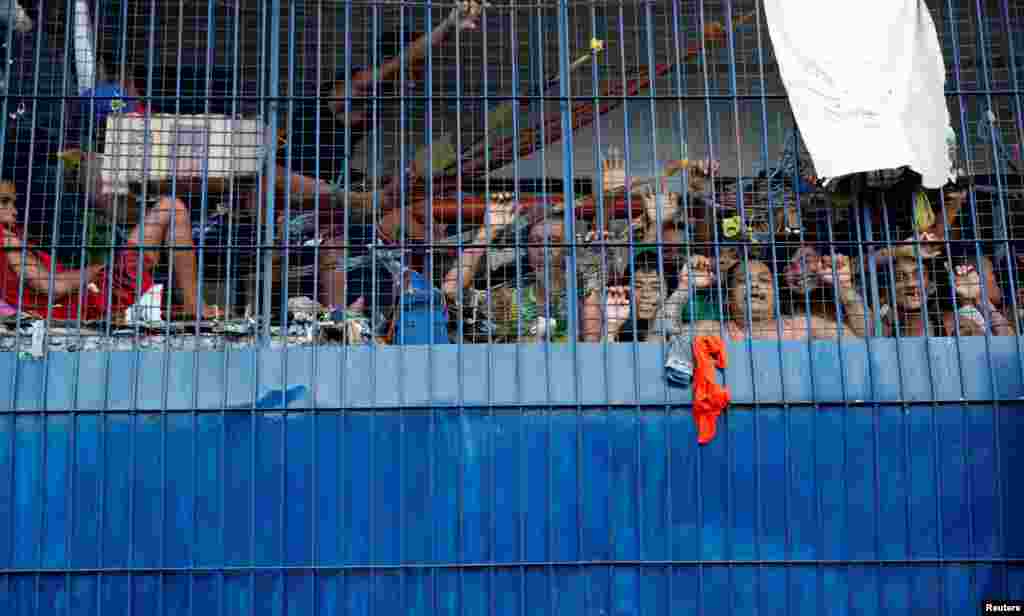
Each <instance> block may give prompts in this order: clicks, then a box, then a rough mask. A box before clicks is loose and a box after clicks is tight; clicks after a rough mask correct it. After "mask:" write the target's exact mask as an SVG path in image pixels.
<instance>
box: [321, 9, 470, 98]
mask: <svg viewBox="0 0 1024 616" xmlns="http://www.w3.org/2000/svg"><path fill="white" fill-rule="evenodd" d="M481 11H482V5H481V3H480V2H479V1H478V0H466V1H462V2H459V3H458V4H457V5H456V6H455V8H454V9H452V12H451V13H450V14H449V15H448V17H446V18H445V19H444V21H442V22H441V23H439V24H438V25H437V26H436V27H435V28H434V29H433V30H432V31H431V32H430V33H429V34H424V35H423V36H421V37H419V38H418V39H416V40H415V41H413V42H412V43H411V44H410V45H409V46H408V47H407V48H406V49H405V58H404V61H405V65H406V66H407V67H408V66H415V65H417V64H420V63H422V62H423V61H424V60H425V59H426V57H427V50H429V49H430V48H431V47H433V46H434V45H437V44H439V43H441V42H442V41H444V40H445V39H446V38H447V37H448V36H449V34H450V33H451V32H452V30H455V29H458V30H475V29H476V28H477V22H478V21H479V19H480V13H481ZM402 62H403V58H402V56H401V55H399V56H396V57H394V58H390V59H388V60H386V61H385V62H384V63H383V64H381V65H380V66H379V67H374V68H369V69H366V70H362V71H359V72H358V73H356V74H354V75H352V76H351V77H349V79H348V83H349V84H351V88H352V95H354V96H365V95H367V94H369V93H370V92H372V91H373V84H374V82H377V83H382V82H385V81H388V80H391V79H394V78H395V76H396V75H398V74H399V72H400V71H401V70H402ZM345 89H346V82H345V81H344V80H342V81H337V82H335V84H334V86H333V87H332V95H333V97H334V99H335V100H332V101H331V103H330V109H331V111H332V112H334V114H335V115H337V116H339V117H341V116H342V115H343V114H344V112H345V103H344V100H343V97H344V96H345V95H346V92H345Z"/></svg>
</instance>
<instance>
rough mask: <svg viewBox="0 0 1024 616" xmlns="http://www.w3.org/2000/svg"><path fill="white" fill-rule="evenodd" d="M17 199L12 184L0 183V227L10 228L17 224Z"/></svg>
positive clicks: (7, 182) (16, 192) (16, 193)
mask: <svg viewBox="0 0 1024 616" xmlns="http://www.w3.org/2000/svg"><path fill="white" fill-rule="evenodd" d="M17 198H18V191H17V189H15V187H14V182H10V181H4V182H0V225H3V226H12V225H16V224H17V223H18V210H17V208H16V207H15V202H16V201H17Z"/></svg>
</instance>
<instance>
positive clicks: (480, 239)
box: [441, 193, 517, 302]
mask: <svg viewBox="0 0 1024 616" xmlns="http://www.w3.org/2000/svg"><path fill="white" fill-rule="evenodd" d="M516 211H517V206H516V205H515V204H514V203H513V202H512V198H511V195H509V194H504V193H502V194H499V195H495V196H494V198H493V200H492V201H491V202H490V203H489V204H488V205H487V215H486V216H485V220H484V224H483V226H482V227H480V230H479V231H478V232H477V235H476V238H475V241H474V244H482V245H481V246H473V247H472V248H463V249H462V253H461V254H460V255H459V258H458V260H457V261H456V263H455V265H454V266H453V267H452V269H451V270H449V271H448V273H447V274H445V277H444V282H443V283H442V285H441V289H442V291H444V294H445V295H446V296H447V297H448V299H450V300H452V301H453V302H457V300H458V297H459V292H460V291H461V290H462V289H466V288H468V287H470V286H471V285H472V284H473V278H474V277H475V276H476V272H477V269H478V268H479V267H480V261H481V260H483V258H484V255H485V254H486V252H487V245H488V244H490V242H491V240H493V239H494V237H495V236H496V235H497V234H498V232H499V231H500V230H501V229H504V228H505V227H507V226H508V225H510V224H512V221H513V220H515V215H516ZM460 276H461V277H462V283H461V285H460V284H459V277H460Z"/></svg>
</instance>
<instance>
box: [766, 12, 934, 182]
mask: <svg viewBox="0 0 1024 616" xmlns="http://www.w3.org/2000/svg"><path fill="white" fill-rule="evenodd" d="M764 4H765V17H766V20H767V23H768V32H769V34H770V35H771V40H772V44H773V46H774V50H775V57H776V59H777V61H778V64H779V72H780V73H781V77H782V82H783V84H784V85H785V87H786V91H787V93H788V94H789V100H790V104H791V105H792V108H793V115H794V116H795V117H796V121H797V125H798V127H799V128H800V133H801V134H802V135H803V138H804V141H805V143H806V145H807V150H808V151H809V152H810V154H811V158H812V159H813V161H814V166H815V169H816V170H817V172H818V174H819V175H821V176H823V177H827V178H830V179H835V178H839V177H842V176H844V175H848V174H851V173H860V172H865V171H874V170H880V169H899V168H900V167H904V166H906V167H910V168H911V169H913V170H915V171H917V172H918V173H920V174H921V175H922V176H923V184H924V186H925V187H927V188H939V187H941V186H943V185H944V184H945V183H946V182H947V181H948V180H950V179H952V174H951V173H950V171H951V167H952V165H951V162H950V159H949V149H948V147H947V141H946V138H947V135H948V133H949V129H950V116H949V110H948V109H947V107H946V99H945V91H944V87H945V81H946V67H945V63H944V62H943V58H942V50H941V48H940V46H939V39H938V36H937V34H936V31H935V23H934V21H933V20H932V16H931V13H930V12H929V11H928V7H927V6H926V4H925V2H924V0H865V1H864V2H849V1H848V0H815V1H813V2H812V1H810V0H765V3H764Z"/></svg>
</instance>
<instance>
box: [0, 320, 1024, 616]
mask: <svg viewBox="0 0 1024 616" xmlns="http://www.w3.org/2000/svg"><path fill="white" fill-rule="evenodd" d="M990 342H991V346H990V347H989V348H990V350H989V351H988V352H986V347H985V344H984V340H972V339H962V340H960V342H959V352H958V351H957V349H956V347H955V346H954V342H953V341H947V340H945V339H931V340H930V342H929V343H928V344H927V345H926V344H924V341H920V343H919V341H915V340H902V341H900V342H899V344H900V345H901V349H900V353H901V357H902V358H903V366H902V368H903V370H902V374H903V378H904V382H903V383H902V393H901V384H900V383H899V382H896V380H895V379H896V378H897V375H898V372H897V371H895V370H892V369H891V366H892V362H893V361H894V359H895V357H896V352H895V348H894V346H895V344H896V343H895V342H893V341H888V340H873V341H872V342H871V345H872V349H871V350H872V354H871V356H870V359H869V356H868V355H867V354H866V352H865V346H864V345H858V344H846V343H844V344H843V346H842V349H841V351H840V350H839V349H838V347H837V346H836V345H834V344H828V343H814V344H811V345H808V344H799V345H798V344H793V345H791V346H790V345H784V346H785V348H784V349H783V353H782V355H781V357H782V359H783V361H782V362H781V363H780V362H778V361H775V359H776V358H777V357H779V350H778V347H777V346H776V343H765V344H754V345H753V353H752V354H750V353H747V352H746V351H745V350H744V347H745V346H746V345H745V344H740V345H733V346H732V347H731V349H730V351H731V352H730V366H729V369H728V370H727V371H726V372H725V375H724V376H725V382H726V383H728V385H729V386H730V388H731V390H732V392H733V395H734V399H735V403H734V404H733V405H732V406H731V407H730V408H729V410H728V411H727V412H726V413H725V415H724V416H723V418H722V420H721V423H720V431H719V434H718V436H717V437H716V438H715V440H714V441H712V442H711V443H710V444H709V445H707V446H705V447H699V446H698V445H697V444H696V435H695V430H694V427H693V421H692V418H691V415H690V410H689V406H688V404H687V401H688V397H689V393H688V391H686V390H680V389H675V388H669V387H666V385H665V383H664V380H663V378H662V372H661V370H660V369H659V363H660V362H661V361H662V350H661V348H660V347H658V346H650V345H638V346H637V348H636V351H637V354H636V355H635V359H636V361H635V363H632V360H633V358H634V355H633V352H632V347H631V346H630V345H623V348H621V349H620V348H618V347H617V346H615V345H610V346H607V347H605V348H604V349H602V347H600V346H591V345H584V344H581V345H579V347H578V356H577V359H578V361H579V364H578V366H579V371H578V373H577V374H579V377H580V380H581V383H580V385H581V386H580V387H573V386H572V383H571V381H572V378H573V377H572V375H573V371H572V370H571V367H572V363H571V360H572V358H571V357H570V356H568V355H565V354H563V353H562V352H561V350H560V348H559V347H556V346H552V347H550V348H549V349H548V350H547V352H545V351H544V350H543V349H540V348H537V349H533V348H531V347H526V346H524V347H520V348H519V349H518V350H517V349H515V348H514V347H507V348H506V347H497V346H494V347H486V346H479V347H477V346H471V345H467V346H464V347H463V348H462V354H461V356H459V355H457V354H456V353H454V352H452V353H450V354H449V352H448V350H447V349H444V348H441V347H436V348H434V349H433V350H432V351H431V353H432V356H431V358H432V360H433V361H431V362H429V363H428V362H427V357H428V355H427V352H426V349H425V348H424V349H419V348H417V347H404V348H388V347H381V348H378V349H376V350H374V351H370V350H366V351H365V352H364V351H363V350H361V349H358V348H352V349H348V351H347V353H346V352H338V351H333V350H329V349H319V350H316V351H312V350H298V349H292V350H288V351H286V352H285V351H269V350H254V351H253V352H251V353H237V352H236V353H232V354H230V355H229V356H228V357H224V356H223V355H222V354H217V353H211V354H203V353H181V354H166V355H164V354H145V353H141V354H135V353H130V354H124V355H118V354H114V355H109V356H107V355H105V354H97V355H90V354H77V355H75V354H68V355H51V356H50V357H49V358H48V360H46V361H48V362H49V370H48V372H47V371H45V370H44V362H25V361H18V360H17V359H16V358H15V357H13V356H11V357H8V356H4V357H2V358H0V361H2V365H0V373H2V375H3V376H4V377H5V378H7V379H8V380H6V381H4V382H17V389H16V391H14V392H10V393H12V394H13V395H8V396H6V399H5V400H4V402H5V408H6V412H3V413H0V476H2V477H4V480H3V481H0V503H3V504H4V506H2V507H0V598H2V600H0V604H2V607H3V613H4V614H63V613H71V614H93V613H95V614H120V613H129V610H130V611H131V613H161V612H160V610H161V609H163V610H164V612H163V613H174V614H179V613H194V614H208V613H209V614H250V613H258V614H262V613H267V614H313V613H320V614H334V613H346V614H351V613H355V614H371V613H373V614H380V613H408V614H427V613H465V614H470V613H472V614H481V613H483V614H491V613H493V614H506V613H507V614H520V613H552V614H553V613H558V614H583V613H602V612H603V613H615V614H645V615H646V614H669V613H671V614H683V613H706V614H713V613H765V614H769V613H790V614H818V613H822V612H821V610H822V609H824V613H835V614H853V613H862V614H883V613H887V612H890V611H892V610H903V609H906V608H908V607H911V608H918V609H920V610H921V613H947V614H959V613H966V612H967V610H971V609H977V607H976V606H977V603H978V601H979V600H980V599H981V598H982V597H1021V596H1024V575H1022V571H1021V567H1020V559H1021V557H1022V555H1024V532H1022V531H1021V530H1020V528H1019V525H1018V524H1016V523H1015V520H1016V515H1017V514H1018V512H1019V510H1018V509H1017V506H1018V505H1022V504H1024V503H1022V499H1021V497H1020V496H1019V495H1020V493H1021V490H1020V489H1019V488H1020V481H1019V480H1018V479H1017V477H1018V476H1019V475H1020V473H1017V472H1016V471H1017V459H1016V442H1017V436H1018V435H1019V434H1021V433H1022V428H1024V419H1022V417H1024V415H1021V413H1020V411H1021V410H1022V407H1024V405H1022V403H1021V395H1022V394H1024V383H1022V382H1021V379H1020V370H1019V368H1018V357H1017V356H1016V345H1015V341H1013V340H1011V339H1006V340H1003V339H999V338H994V339H992V340H991V341H990ZM371 352H373V353H376V354H377V357H376V360H375V361H376V366H377V373H376V379H375V380H373V379H371V378H370V377H371V375H370V373H369V370H370V368H369V366H370V365H371V364H370V362H369V361H368V358H367V356H366V355H365V353H371ZM604 352H606V353H607V355H604V354H603V353H604ZM840 352H841V353H842V356H843V359H842V363H840V362H839V360H838V356H839V353H840ZM545 357H547V358H549V363H545V362H544V361H543V359H544V358H545ZM399 358H402V362H403V363H402V372H401V375H400V372H399V363H398V361H399ZM457 358H461V361H457ZM989 359H991V363H989ZM165 362H166V364H165ZM605 362H607V363H605ZM869 364H870V367H871V368H872V370H871V372H870V374H871V375H873V377H874V383H872V382H870V381H869V379H867V378H865V376H866V375H867V374H869V373H868V371H867V369H868V367H869ZM961 364H962V365H963V367H964V368H965V369H964V370H960V369H959V367H960V365H961ZM983 365H991V366H992V367H993V369H992V370H991V371H989V370H979V369H978V366H983ZM460 369H461V370H463V371H464V375H463V376H464V378H463V379H461V383H462V385H463V391H462V392H459V391H457V385H456V384H457V383H458V382H459V379H457V378H456V377H457V371H458V370H460ZM841 369H842V370H845V371H846V378H845V381H843V382H845V384H846V387H847V390H846V391H845V392H844V391H842V389H841V387H840V386H839V384H840V383H841V381H840V380H839V371H840V370H841ZM12 371H15V372H16V374H12ZM487 371H492V372H493V373H494V374H495V375H496V374H499V373H500V374H507V375H512V373H513V372H516V373H517V378H518V380H519V382H521V383H522V385H523V386H522V388H521V389H518V390H517V389H515V388H514V387H512V386H510V385H508V384H506V383H505V382H504V381H506V380H509V381H513V382H514V379H511V378H509V379H505V378H501V379H498V378H493V376H492V378H489V379H488V378H485V377H486V376H487V375H486V372H487ZM929 371H930V372H931V376H930V377H929V375H928V372H929ZM47 374H48V377H47V378H46V381H45V382H44V381H43V380H42V379H43V377H44V375H47ZM961 375H962V376H961ZM399 376H401V378H399ZM811 377H813V379H812V378H811ZM12 378H13V379H15V380H14V381H12V380H11V379H12ZM374 382H375V384H376V388H375V389H370V387H369V385H370V383H374ZM487 382H490V384H491V389H490V391H487V389H486V387H485V383H487ZM812 382H813V387H812ZM929 383H933V384H934V390H933V389H932V387H930V386H929ZM783 386H785V392H786V395H785V397H783V396H782V395H781V393H782V390H781V388H782V387H783ZM755 387H756V391H757V392H758V394H759V396H758V398H756V399H755V398H754V397H753V396H752V394H751V392H752V391H754V388H755ZM548 391H550V392H551V398H550V399H547V398H546V397H545V392H548ZM74 392H77V396H78V398H77V399H74V398H73V397H72V394H73V393H74ZM573 392H579V396H578V397H576V396H575V395H574V393H573ZM605 392H607V395H608V398H607V400H610V401H611V403H609V402H607V401H606V399H605V397H604V396H605ZM636 392H638V395H637V393H636ZM306 394H308V395H306ZM460 399H461V400H462V401H463V402H462V404H461V405H459V404H457V401H458V400H460ZM271 403H274V404H276V405H277V406H280V407H283V406H285V405H288V406H289V408H288V410H287V411H286V412H283V410H282V409H278V410H264V409H265V408H266V407H268V406H269V405H270V404H271ZM225 408H227V409H228V410H226V411H222V410H221V409H225ZM730 609H731V610H735V611H734V612H729V610H730ZM744 610H748V611H744Z"/></svg>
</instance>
